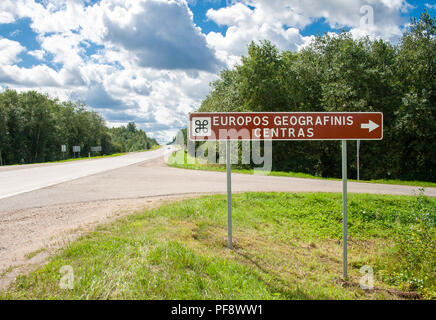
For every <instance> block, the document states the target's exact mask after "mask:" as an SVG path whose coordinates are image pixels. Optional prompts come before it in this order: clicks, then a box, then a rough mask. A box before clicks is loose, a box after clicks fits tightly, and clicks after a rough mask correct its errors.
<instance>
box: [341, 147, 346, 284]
mask: <svg viewBox="0 0 436 320" xmlns="http://www.w3.org/2000/svg"><path fill="white" fill-rule="evenodd" d="M342 275H343V277H344V279H347V141H346V140H342Z"/></svg>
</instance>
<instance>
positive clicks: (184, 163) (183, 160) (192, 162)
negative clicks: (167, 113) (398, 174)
mask: <svg viewBox="0 0 436 320" xmlns="http://www.w3.org/2000/svg"><path fill="white" fill-rule="evenodd" d="M167 164H168V165H169V166H170V167H175V168H181V169H190V170H208V171H226V166H225V165H220V164H208V163H207V161H202V160H201V159H195V158H194V157H192V156H191V155H189V154H188V153H187V152H186V151H183V150H180V151H177V152H175V153H173V154H172V155H171V156H170V158H169V159H168V162H167ZM232 172H233V173H244V174H254V169H240V168H232ZM267 175H269V176H278V177H292V178H304V179H326V180H339V179H337V178H324V177H319V176H314V175H311V174H308V173H302V172H283V171H271V172H269V173H268V174H267ZM348 181H354V182H357V180H353V179H348ZM359 182H366V183H382V184H395V185H407V186H415V187H422V188H424V187H425V188H427V187H430V188H436V183H434V182H426V181H402V180H388V179H378V180H359Z"/></svg>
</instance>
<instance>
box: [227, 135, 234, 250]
mask: <svg viewBox="0 0 436 320" xmlns="http://www.w3.org/2000/svg"><path fill="white" fill-rule="evenodd" d="M226 167H227V238H228V247H229V249H232V247H233V241H232V163H231V161H230V140H227V141H226Z"/></svg>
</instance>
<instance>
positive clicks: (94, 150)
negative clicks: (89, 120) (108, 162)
mask: <svg viewBox="0 0 436 320" xmlns="http://www.w3.org/2000/svg"><path fill="white" fill-rule="evenodd" d="M101 150H102V149H101V146H95V147H91V152H101Z"/></svg>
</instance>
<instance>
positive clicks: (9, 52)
mask: <svg viewBox="0 0 436 320" xmlns="http://www.w3.org/2000/svg"><path fill="white" fill-rule="evenodd" d="M25 50H26V48H24V47H23V46H22V45H21V44H20V43H19V42H17V41H12V40H9V39H5V38H0V66H1V65H9V64H12V63H14V62H18V61H19V59H18V55H19V54H20V53H21V52H23V51H25Z"/></svg>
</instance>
